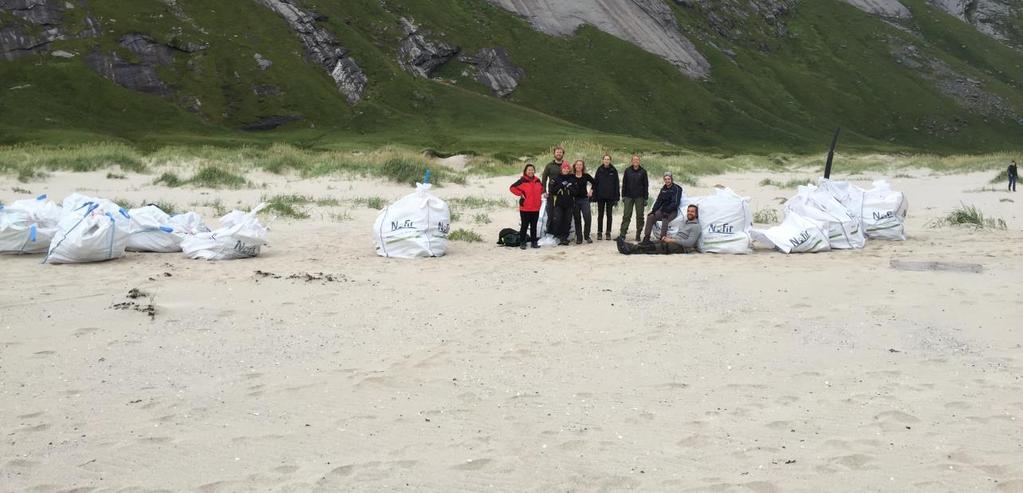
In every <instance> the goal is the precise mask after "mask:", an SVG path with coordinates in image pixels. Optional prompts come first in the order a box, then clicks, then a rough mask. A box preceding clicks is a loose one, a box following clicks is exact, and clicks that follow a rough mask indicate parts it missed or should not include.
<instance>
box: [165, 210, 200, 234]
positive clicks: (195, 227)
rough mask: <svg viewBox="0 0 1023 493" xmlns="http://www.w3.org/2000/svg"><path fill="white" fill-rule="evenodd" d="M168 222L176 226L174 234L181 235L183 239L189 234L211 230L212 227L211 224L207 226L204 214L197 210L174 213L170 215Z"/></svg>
mask: <svg viewBox="0 0 1023 493" xmlns="http://www.w3.org/2000/svg"><path fill="white" fill-rule="evenodd" d="M168 222H169V223H170V225H171V226H172V227H173V228H174V234H176V235H178V236H180V237H181V238H182V239H184V238H185V237H187V236H189V235H197V234H199V233H209V232H210V228H209V226H206V223H205V222H203V220H202V216H200V215H199V214H197V213H195V212H186V213H184V214H176V215H173V216H171V217H170V219H169V220H168Z"/></svg>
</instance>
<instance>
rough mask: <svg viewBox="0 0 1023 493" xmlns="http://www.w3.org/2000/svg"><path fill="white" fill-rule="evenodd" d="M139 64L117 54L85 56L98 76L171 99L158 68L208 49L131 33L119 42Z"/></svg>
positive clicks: (95, 53) (94, 53) (87, 63)
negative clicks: (186, 55) (160, 40)
mask: <svg viewBox="0 0 1023 493" xmlns="http://www.w3.org/2000/svg"><path fill="white" fill-rule="evenodd" d="M118 43H119V44H120V45H121V46H122V47H124V48H126V49H127V50H128V51H130V52H131V53H132V54H133V55H135V58H137V59H138V61H131V60H125V59H124V58H122V57H121V56H120V55H118V54H117V53H116V52H110V53H101V52H99V51H94V52H92V53H89V54H88V55H86V57H85V64H86V65H87V66H88V67H89V68H91V69H92V70H93V71H94V72H96V73H97V74H99V75H101V76H103V77H104V78H106V79H108V80H111V81H113V82H115V83H117V84H118V85H120V86H123V87H125V88H128V89H131V90H133V91H138V92H144V93H148V94H158V95H161V96H167V95H170V94H171V93H172V91H171V89H170V87H168V86H167V84H166V83H165V82H164V81H163V80H161V79H160V76H159V74H158V73H157V68H158V67H161V66H166V65H170V64H171V63H172V62H173V61H174V56H175V54H177V53H194V52H196V51H201V50H203V49H205V47H204V46H201V45H196V44H191V43H186V44H183V45H177V46H172V45H168V44H163V43H160V42H157V41H156V40H154V39H153V38H151V37H149V36H146V35H144V34H128V35H126V36H123V37H121V39H120V40H119V42H118Z"/></svg>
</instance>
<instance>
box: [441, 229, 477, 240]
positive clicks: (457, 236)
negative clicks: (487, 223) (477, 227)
mask: <svg viewBox="0 0 1023 493" xmlns="http://www.w3.org/2000/svg"><path fill="white" fill-rule="evenodd" d="M448 239H449V240H451V241H464V242H466V243H480V242H482V241H483V238H482V237H480V235H479V233H477V232H475V231H469V230H467V229H456V230H454V231H452V232H450V233H448Z"/></svg>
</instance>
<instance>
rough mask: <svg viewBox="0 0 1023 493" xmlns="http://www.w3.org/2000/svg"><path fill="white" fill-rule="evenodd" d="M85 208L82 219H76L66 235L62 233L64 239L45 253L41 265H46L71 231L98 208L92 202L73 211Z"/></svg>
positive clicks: (97, 205)
mask: <svg viewBox="0 0 1023 493" xmlns="http://www.w3.org/2000/svg"><path fill="white" fill-rule="evenodd" d="M86 206H88V210H86V211H85V214H82V217H81V218H79V219H78V222H77V223H75V225H74V226H72V227H71V229H69V230H68V231H67V233H64V237H63V238H61V239H60V241H58V242H57V244H56V245H55V246H53V247H52V248H50V251H49V252H46V258H44V259H43V263H44V264H45V263H46V261H48V260H50V255H53V252H55V251H57V249H58V248H60V245H61V243H64V240H66V239H67V235H69V234H71V232H72V231H74V230H75V229H77V228H78V226H80V225H81V224H82V221H84V220H85V218H87V217H89V214H92V211H94V210H96V208H97V207H99V204H94V203H92V202H86V203H84V204H82V205H81V206H80V207H78V209H75V211H78V210H81V209H82V208H83V207H86Z"/></svg>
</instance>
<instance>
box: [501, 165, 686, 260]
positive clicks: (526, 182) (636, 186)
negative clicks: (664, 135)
mask: <svg viewBox="0 0 1023 493" xmlns="http://www.w3.org/2000/svg"><path fill="white" fill-rule="evenodd" d="M510 191H511V193H513V194H515V195H516V196H518V197H519V215H520V219H521V220H522V224H521V227H520V230H519V238H520V241H521V243H520V248H523V249H525V248H526V245H527V243H528V244H530V245H532V247H533V248H539V245H538V244H537V240H538V239H539V238H538V236H537V223H538V221H539V218H540V209H541V207H542V204H543V199H544V198H546V199H547V210H546V213H547V218H548V220H547V232H548V233H550V234H551V235H553V236H554V237H555V238H557V239H558V244H560V245H568V244H570V242H569V232H570V229H571V226H572V224H571V221H574V224H575V242H576V244H582V243H583V242H584V241H585V242H586V243H593V239H592V238H591V237H590V231H591V229H590V228H591V222H592V216H593V213H592V209H591V205H590V204H591V203H592V202H596V204H597V239H598V240H611V239H617V240H618V241H619V243H621V242H623V241H624V240H625V237H626V235H628V232H629V225H630V224H631V223H632V215H633V213H635V215H636V241H637V242H638V241H640V231H642V232H643V233H642V235H643V241H644V243H649V242H650V235H651V230H652V228H653V226H654V224H655V222H657V221H661V228H660V231H661V235H660V238H659V239H661V240H663V239H664V236H665V234H666V233H667V230H668V223H670V222H671V221H672V220H674V219H675V217H676V215H677V214H678V210H679V206H680V205H681V204H682V203H683V202H684V201H685V194H684V193H683V191H682V187H680V186H678V185H677V184H675V183H674V180H673V176H672V174H671V172H665V173H664V186H663V187H662V188H661V189H660V192H659V193H658V196H657V200H656V201H655V202H654V205H653V207H652V208H651V210H650V213H649V214H647V213H646V203H647V200H648V199H649V198H650V182H649V178H648V177H647V171H646V169H644V168H643V166H642V165H641V159H640V157H639V156H638V155H633V156H632V159H631V161H630V163H629V166H628V167H627V168H625V171H624V172H623V173H622V175H621V177H619V174H618V169H617V168H615V166H614V164H613V163H612V158H611V156H610V155H608V154H605V155H604V156H603V157H602V158H601V162H600V165H599V166H598V167H597V169H596V171H594V173H593V175H591V174H590V173H588V172H587V171H586V162H585V161H583V160H582V159H579V160H576V161H575V162H573V163H571V164H570V163H569V162H568V161H565V149H564V148H562V147H560V146H559V147H555V148H554V159H553V160H552V161H551V162H550V163H548V164H547V166H545V167H544V170H543V173H542V174H541V176H540V177H537V176H536V167H535V166H534V165H533V164H532V163H529V164H527V165H526V167H525V169H523V171H522V176H521V177H520V178H519V179H518V180H517V181H516V182H515V183H513V184H512V185H511V187H510ZM619 201H620V202H622V204H623V206H624V213H623V216H622V224H621V228H620V230H619V234H618V236H617V238H612V234H613V233H612V228H613V219H612V218H613V215H614V208H615V206H617V204H618V202H619ZM644 224H645V226H646V227H645V229H644ZM605 231H606V233H605ZM527 233H528V235H527Z"/></svg>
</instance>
